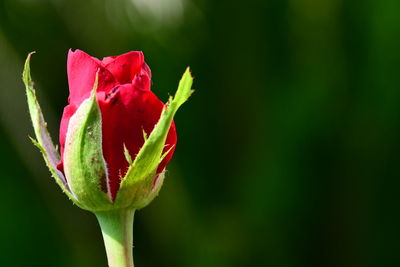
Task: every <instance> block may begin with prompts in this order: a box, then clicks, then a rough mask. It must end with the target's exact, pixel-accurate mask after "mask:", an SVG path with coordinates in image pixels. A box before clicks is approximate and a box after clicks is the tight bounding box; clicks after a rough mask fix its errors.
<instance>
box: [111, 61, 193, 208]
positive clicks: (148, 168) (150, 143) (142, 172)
mask: <svg viewBox="0 0 400 267" xmlns="http://www.w3.org/2000/svg"><path fill="white" fill-rule="evenodd" d="M192 83H193V77H192V76H191V74H190V70H189V68H187V69H186V71H185V73H184V74H183V76H182V79H181V80H180V82H179V86H178V90H177V92H176V93H175V96H174V97H173V98H172V97H171V98H170V99H169V101H168V103H167V104H166V105H165V107H164V109H163V111H162V113H161V116H160V119H159V121H158V122H157V124H156V125H155V127H154V129H153V131H152V132H151V133H150V135H149V136H148V137H147V138H146V139H145V140H146V141H145V143H144V145H143V147H142V148H141V149H140V151H139V153H138V154H137V156H136V158H135V160H134V162H133V163H132V164H131V165H130V167H129V169H128V171H127V173H126V175H125V177H124V178H123V180H122V181H121V185H120V189H119V191H118V193H117V197H116V200H115V205H116V206H119V207H127V208H132V209H141V208H143V207H145V206H146V205H148V204H149V203H150V202H151V201H152V200H153V199H154V197H155V196H156V195H157V194H158V192H159V190H160V188H161V185H162V183H163V181H164V175H165V174H164V173H161V174H159V177H158V179H157V180H156V181H155V179H156V177H157V167H158V165H159V163H160V161H161V159H162V158H163V156H165V155H163V153H162V152H163V149H164V146H165V141H166V138H167V135H168V131H169V129H170V126H171V123H172V120H173V118H174V115H175V113H176V112H177V110H178V109H179V107H180V106H181V105H182V104H183V103H185V102H186V100H188V98H189V97H190V95H191V94H192V93H193V90H192V89H191V87H192ZM154 181H155V182H154Z"/></svg>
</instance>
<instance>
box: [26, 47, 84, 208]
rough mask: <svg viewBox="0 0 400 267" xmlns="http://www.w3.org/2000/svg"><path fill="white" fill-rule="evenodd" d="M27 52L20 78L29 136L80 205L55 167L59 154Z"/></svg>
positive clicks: (65, 190)
mask: <svg viewBox="0 0 400 267" xmlns="http://www.w3.org/2000/svg"><path fill="white" fill-rule="evenodd" d="M33 53H34V52H32V53H29V54H28V57H27V58H26V61H25V66H24V71H23V73H22V80H23V82H24V84H25V90H26V97H27V100H28V108H29V115H30V117H31V120H32V125H33V129H34V131H35V136H36V140H35V139H33V138H31V137H30V139H31V141H32V142H33V144H34V145H35V146H36V147H38V148H39V150H40V152H41V153H42V156H43V159H44V161H45V162H46V165H47V167H48V168H49V170H50V173H51V175H52V176H53V178H54V179H55V181H56V182H57V184H58V185H59V186H60V187H61V189H62V191H63V192H64V193H65V194H66V195H67V196H68V197H69V198H70V199H71V200H72V201H73V202H74V203H75V204H76V205H77V206H79V207H82V206H81V204H80V203H79V201H78V200H77V199H76V198H75V196H73V194H72V192H71V190H70V188H69V187H68V184H67V181H66V179H65V177H64V175H63V173H62V172H60V171H59V170H58V169H57V164H58V162H59V161H60V155H59V153H58V152H57V149H56V147H55V146H54V143H53V141H52V139H51V137H50V134H49V132H48V130H47V123H46V121H45V119H44V116H43V114H42V110H41V108H40V105H39V102H38V100H37V97H36V92H35V89H34V87H33V81H32V77H31V73H30V59H31V55H32V54H33Z"/></svg>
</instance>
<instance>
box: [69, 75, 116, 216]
mask: <svg viewBox="0 0 400 267" xmlns="http://www.w3.org/2000/svg"><path fill="white" fill-rule="evenodd" d="M97 83H98V75H97V74H96V80H95V83H94V86H93V91H92V93H91V96H90V97H89V98H87V99H86V100H84V101H83V102H82V104H81V105H80V106H79V108H78V110H77V111H76V112H75V114H74V115H73V116H72V117H71V119H70V121H69V124H68V131H67V136H66V141H65V148H64V172H65V176H66V178H67V181H68V184H69V186H70V188H71V191H72V192H73V194H74V195H75V196H76V198H77V199H78V200H79V202H80V203H82V205H83V206H84V209H87V210H90V211H101V210H110V209H113V206H112V201H111V198H110V196H109V195H108V194H107V193H106V192H107V191H108V190H107V184H108V182H107V168H106V162H105V160H104V157H103V149H102V131H101V113H100V108H99V106H98V104H97V101H96V90H97ZM102 185H103V188H102ZM103 190H104V191H103Z"/></svg>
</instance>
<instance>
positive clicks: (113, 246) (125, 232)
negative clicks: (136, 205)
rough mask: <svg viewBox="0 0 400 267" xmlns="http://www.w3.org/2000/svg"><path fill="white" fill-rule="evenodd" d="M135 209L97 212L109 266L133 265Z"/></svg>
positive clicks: (128, 266)
mask: <svg viewBox="0 0 400 267" xmlns="http://www.w3.org/2000/svg"><path fill="white" fill-rule="evenodd" d="M134 213H135V210H116V211H103V212H97V213H96V217H97V220H98V221H99V224H100V228H101V232H102V234H103V239H104V245H105V247H106V251H107V259H108V265H109V267H133V256H132V248H133V215H134Z"/></svg>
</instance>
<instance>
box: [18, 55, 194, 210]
mask: <svg viewBox="0 0 400 267" xmlns="http://www.w3.org/2000/svg"><path fill="white" fill-rule="evenodd" d="M29 60H30V55H29V56H28V58H27V61H26V64H25V70H24V77H23V78H24V82H25V85H26V89H27V91H26V92H27V97H28V104H29V110H30V115H31V119H32V122H33V126H34V129H35V134H36V139H37V140H33V141H34V143H35V144H36V145H37V146H38V147H39V148H40V150H41V151H42V153H43V156H44V159H45V161H46V163H47V165H48V167H49V169H50V171H51V173H52V174H53V176H54V177H55V179H56V181H57V182H58V184H59V185H60V186H61V188H62V189H63V191H64V192H65V193H66V194H67V195H68V196H69V197H70V199H71V200H72V201H74V202H75V203H76V204H77V205H78V206H80V207H81V208H84V209H87V210H90V211H93V212H102V211H108V210H117V209H139V208H142V207H144V206H146V205H147V204H148V203H150V201H151V200H152V199H153V198H154V197H155V196H156V195H157V194H158V191H159V190H160V188H161V185H162V183H163V179H164V171H165V167H166V165H167V163H168V161H169V160H170V159H171V157H172V154H173V153H174V149H175V145H176V131H175V124H174V122H173V116H174V115H175V113H176V111H177V110H178V108H179V107H180V106H181V105H182V104H183V103H184V102H185V101H186V100H187V99H188V98H189V96H190V94H191V93H192V90H191V89H190V87H191V84H192V78H191V76H190V72H189V71H188V70H187V71H186V72H185V74H184V76H183V77H182V80H181V81H180V83H179V87H178V91H177V93H176V94H175V97H174V98H172V97H171V98H170V100H169V101H168V103H167V104H166V105H164V104H163V103H162V102H161V101H160V100H159V99H158V98H157V96H156V95H155V94H154V93H152V92H151V91H150V84H151V71H150V68H149V67H148V66H147V64H146V63H145V62H144V56H143V53H142V52H137V51H132V52H129V53H126V54H123V55H120V56H112V57H106V58H104V59H102V60H99V59H97V58H94V57H91V56H89V55H88V54H86V53H84V52H83V51H80V50H76V51H71V50H70V51H69V53H68V63H67V73H68V83H69V91H70V95H69V98H68V105H67V106H66V107H65V108H64V113H63V116H62V119H61V123H60V135H59V139H60V152H61V155H59V154H58V152H57V150H56V148H55V147H54V145H53V143H52V141H51V138H50V136H49V134H48V132H47V129H46V123H45V121H44V118H43V115H42V113H41V110H40V106H39V103H38V102H37V99H36V95H35V91H34V89H33V87H32V81H31V77H30V73H29V71H30V70H29Z"/></svg>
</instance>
